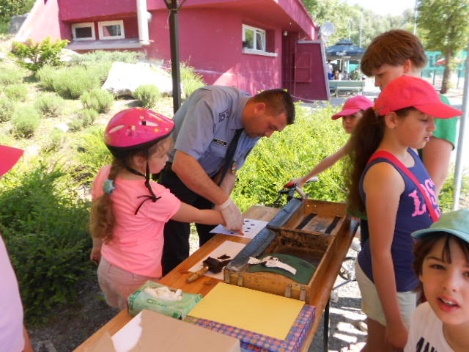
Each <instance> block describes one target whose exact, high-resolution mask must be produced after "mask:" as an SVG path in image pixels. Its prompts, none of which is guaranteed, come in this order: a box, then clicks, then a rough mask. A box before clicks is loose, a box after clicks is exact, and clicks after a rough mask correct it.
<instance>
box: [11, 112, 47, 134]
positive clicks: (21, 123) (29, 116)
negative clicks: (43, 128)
mask: <svg viewBox="0 0 469 352" xmlns="http://www.w3.org/2000/svg"><path fill="white" fill-rule="evenodd" d="M11 122H12V124H13V135H14V136H15V137H17V138H31V137H32V136H33V135H34V133H35V132H36V130H37V128H38V127H39V124H40V122H41V116H40V115H39V112H38V111H37V110H36V109H34V107H32V106H18V107H17V108H16V109H15V111H14V113H13V116H12V119H11Z"/></svg>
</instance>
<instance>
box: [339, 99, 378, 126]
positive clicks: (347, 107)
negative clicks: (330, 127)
mask: <svg viewBox="0 0 469 352" xmlns="http://www.w3.org/2000/svg"><path fill="white" fill-rule="evenodd" d="M372 107H373V102H372V101H371V100H370V99H368V98H367V97H365V96H364V95H357V96H356V97H352V98H350V99H348V100H347V101H346V102H345V104H344V106H343V107H342V110H341V111H339V112H338V113H337V114H335V115H332V119H333V120H337V119H338V118H340V117H342V116H350V115H353V114H355V113H356V112H358V111H360V110H368V109H369V108H372Z"/></svg>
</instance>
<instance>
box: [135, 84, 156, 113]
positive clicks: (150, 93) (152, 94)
mask: <svg viewBox="0 0 469 352" xmlns="http://www.w3.org/2000/svg"><path fill="white" fill-rule="evenodd" d="M133 95H134V98H135V99H137V100H139V101H140V106H143V107H144V108H147V109H151V108H153V107H154V106H155V105H156V102H157V101H158V99H160V98H161V92H160V90H159V89H158V87H156V86H154V85H153V84H144V85H142V86H140V87H138V88H137V89H135V92H134V94H133Z"/></svg>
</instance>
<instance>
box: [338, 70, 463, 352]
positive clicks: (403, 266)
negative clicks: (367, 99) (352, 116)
mask: <svg viewBox="0 0 469 352" xmlns="http://www.w3.org/2000/svg"><path fill="white" fill-rule="evenodd" d="M460 114H461V111H459V110H456V109H453V108H452V107H450V106H448V105H446V104H444V103H442V102H441V101H440V98H439V96H438V93H437V92H436V91H435V89H434V88H433V86H432V85H430V84H429V83H428V82H426V81H424V80H422V79H420V78H416V77H411V76H401V77H399V78H396V79H395V80H393V81H391V82H390V83H389V84H388V85H387V86H386V88H385V89H384V90H383V92H382V93H381V94H380V95H379V97H378V99H377V100H376V103H375V106H374V109H369V110H367V111H366V112H365V114H364V115H363V117H362V119H361V120H360V121H359V123H358V124H357V126H356V127H355V130H354V131H353V132H352V136H351V138H350V152H349V155H350V167H349V170H346V172H347V174H346V175H347V176H348V177H349V179H348V180H349V185H348V189H349V195H348V203H349V206H350V208H351V209H352V211H354V212H359V213H365V214H367V217H368V224H369V235H370V237H369V240H368V241H366V242H365V243H364V244H363V246H362V250H361V251H360V253H359V254H358V257H357V265H356V274H357V281H358V284H359V287H360V291H361V295H362V310H363V312H364V313H365V314H366V315H367V325H368V337H367V344H366V345H365V347H364V348H363V351H402V349H403V348H404V346H405V344H406V342H407V336H408V326H409V321H410V317H411V315H412V313H413V311H414V310H415V308H416V304H417V298H418V297H417V294H416V292H415V289H416V287H417V286H418V277H417V276H416V274H415V272H414V271H413V269H412V263H413V259H414V258H413V253H412V249H413V240H412V237H411V233H412V232H414V231H417V230H420V229H424V228H428V227H429V226H430V225H431V224H432V223H433V222H434V221H436V220H437V219H438V217H439V207H438V199H437V196H436V189H435V184H434V182H433V181H432V179H431V178H430V176H429V175H428V172H427V170H426V169H425V167H424V165H423V163H422V161H421V160H420V158H419V157H418V155H417V153H416V152H415V150H416V149H421V148H423V147H424V146H425V144H426V143H427V142H428V141H429V140H430V138H431V136H432V134H433V132H434V131H435V121H434V120H435V118H450V117H453V116H459V115H460Z"/></svg>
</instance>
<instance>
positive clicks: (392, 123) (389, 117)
mask: <svg viewBox="0 0 469 352" xmlns="http://www.w3.org/2000/svg"><path fill="white" fill-rule="evenodd" d="M398 118H399V117H398V116H397V114H396V113H395V112H394V111H392V112H390V113H388V114H386V116H384V121H385V123H386V127H388V128H394V127H396V124H397V120H398Z"/></svg>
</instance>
